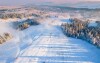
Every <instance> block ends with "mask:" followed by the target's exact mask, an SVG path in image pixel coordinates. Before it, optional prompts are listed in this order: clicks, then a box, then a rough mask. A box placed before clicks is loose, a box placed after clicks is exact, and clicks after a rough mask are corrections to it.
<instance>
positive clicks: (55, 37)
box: [0, 18, 100, 63]
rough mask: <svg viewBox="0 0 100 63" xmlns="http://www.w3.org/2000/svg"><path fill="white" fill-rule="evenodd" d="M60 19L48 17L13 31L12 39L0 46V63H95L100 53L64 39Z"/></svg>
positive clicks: (75, 41) (72, 40) (81, 42)
mask: <svg viewBox="0 0 100 63" xmlns="http://www.w3.org/2000/svg"><path fill="white" fill-rule="evenodd" d="M62 20H63V19H61V18H60V19H59V18H58V19H57V18H51V19H47V21H45V22H44V23H43V24H41V25H38V26H31V27H29V28H27V29H26V30H23V31H17V32H16V35H14V36H15V38H13V39H12V40H10V41H8V42H6V43H4V44H1V45H0V57H1V58H0V63H99V62H100V60H99V58H100V54H99V53H100V50H99V49H98V48H96V47H95V46H93V45H91V44H89V43H87V42H85V41H82V40H79V39H74V38H70V37H66V36H65V35H64V34H63V33H62V31H61V29H60V27H59V26H58V25H59V24H61V23H63V21H62ZM54 23H55V24H54ZM15 39H16V40H15ZM8 57H9V59H8ZM12 58H15V59H14V60H13V59H12ZM11 59H12V60H11Z"/></svg>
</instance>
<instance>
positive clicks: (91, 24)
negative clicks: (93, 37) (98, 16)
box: [88, 21, 98, 27]
mask: <svg viewBox="0 0 100 63" xmlns="http://www.w3.org/2000/svg"><path fill="white" fill-rule="evenodd" d="M97 25H98V24H97V23H96V22H95V21H92V22H90V23H89V24H88V26H89V27H90V26H93V27H96V26H97Z"/></svg>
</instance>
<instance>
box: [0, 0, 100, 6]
mask: <svg viewBox="0 0 100 63" xmlns="http://www.w3.org/2000/svg"><path fill="white" fill-rule="evenodd" d="M81 1H83V0H59V1H58V0H0V6H7V5H8V6H9V5H11V6H13V5H25V4H29V3H35V4H40V3H45V2H51V3H54V4H63V3H78V2H81ZM84 1H100V0H84ZM84 1H83V2H84Z"/></svg>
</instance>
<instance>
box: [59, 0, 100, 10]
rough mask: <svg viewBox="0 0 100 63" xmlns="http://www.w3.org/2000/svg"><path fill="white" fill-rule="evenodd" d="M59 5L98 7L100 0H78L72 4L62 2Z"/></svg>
mask: <svg viewBox="0 0 100 63" xmlns="http://www.w3.org/2000/svg"><path fill="white" fill-rule="evenodd" d="M59 6H65V7H66V6H67V7H74V8H89V9H96V8H100V1H86V2H78V3H74V4H72V3H71V4H69V3H64V4H60V5H59Z"/></svg>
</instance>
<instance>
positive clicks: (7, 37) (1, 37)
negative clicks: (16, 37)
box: [0, 33, 12, 44]
mask: <svg viewBox="0 0 100 63" xmlns="http://www.w3.org/2000/svg"><path fill="white" fill-rule="evenodd" d="M11 38H12V35H11V34H10V33H4V34H3V35H0V44H3V43H4V42H6V41H8V40H10V39H11Z"/></svg>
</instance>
